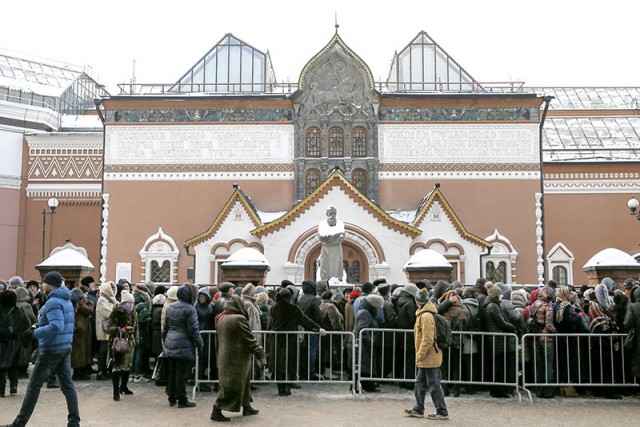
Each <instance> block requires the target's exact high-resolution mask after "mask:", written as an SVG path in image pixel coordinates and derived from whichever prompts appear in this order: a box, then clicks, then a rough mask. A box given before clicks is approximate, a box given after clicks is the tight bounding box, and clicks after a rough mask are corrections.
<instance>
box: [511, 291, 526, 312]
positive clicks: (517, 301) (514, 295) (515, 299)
mask: <svg viewBox="0 0 640 427" xmlns="http://www.w3.org/2000/svg"><path fill="white" fill-rule="evenodd" d="M528 300H529V294H527V291H525V290H524V289H517V290H515V291H513V292H511V303H512V304H513V305H514V307H519V308H525V307H526V306H527V301H528Z"/></svg>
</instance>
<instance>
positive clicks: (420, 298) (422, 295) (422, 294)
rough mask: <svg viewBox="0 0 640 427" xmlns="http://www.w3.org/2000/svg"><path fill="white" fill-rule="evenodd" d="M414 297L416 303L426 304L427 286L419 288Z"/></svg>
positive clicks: (427, 298)
mask: <svg viewBox="0 0 640 427" xmlns="http://www.w3.org/2000/svg"><path fill="white" fill-rule="evenodd" d="M415 297H416V303H417V304H418V305H424V304H426V303H427V301H428V300H429V292H428V291H427V288H422V289H420V291H418V292H417V293H416V295H415Z"/></svg>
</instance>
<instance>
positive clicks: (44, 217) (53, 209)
mask: <svg viewBox="0 0 640 427" xmlns="http://www.w3.org/2000/svg"><path fill="white" fill-rule="evenodd" d="M59 204H60V201H59V200H58V199H56V198H55V197H52V198H50V199H49V200H48V201H47V205H49V209H50V210H51V212H47V210H46V209H43V210H42V259H44V241H45V235H46V226H47V215H54V214H55V213H56V208H57V207H58V205H59Z"/></svg>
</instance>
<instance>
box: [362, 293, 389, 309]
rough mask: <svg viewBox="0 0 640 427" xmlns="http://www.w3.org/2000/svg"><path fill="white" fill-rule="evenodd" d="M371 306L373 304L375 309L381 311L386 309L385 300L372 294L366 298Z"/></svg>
mask: <svg viewBox="0 0 640 427" xmlns="http://www.w3.org/2000/svg"><path fill="white" fill-rule="evenodd" d="M364 298H365V299H366V300H367V302H368V303H369V304H371V305H372V306H373V307H374V308H376V309H378V310H380V309H381V308H382V307H384V299H383V298H382V297H381V296H380V295H376V294H370V295H367V296H366V297H364Z"/></svg>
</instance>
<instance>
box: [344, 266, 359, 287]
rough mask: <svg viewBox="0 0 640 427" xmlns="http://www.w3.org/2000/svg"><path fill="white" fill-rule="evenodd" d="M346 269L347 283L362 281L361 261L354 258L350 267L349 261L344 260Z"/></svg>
mask: <svg viewBox="0 0 640 427" xmlns="http://www.w3.org/2000/svg"><path fill="white" fill-rule="evenodd" d="M344 264H345V266H344V269H345V271H346V272H347V283H361V282H360V261H358V260H354V261H353V262H352V263H351V267H349V263H348V262H347V261H344Z"/></svg>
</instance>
